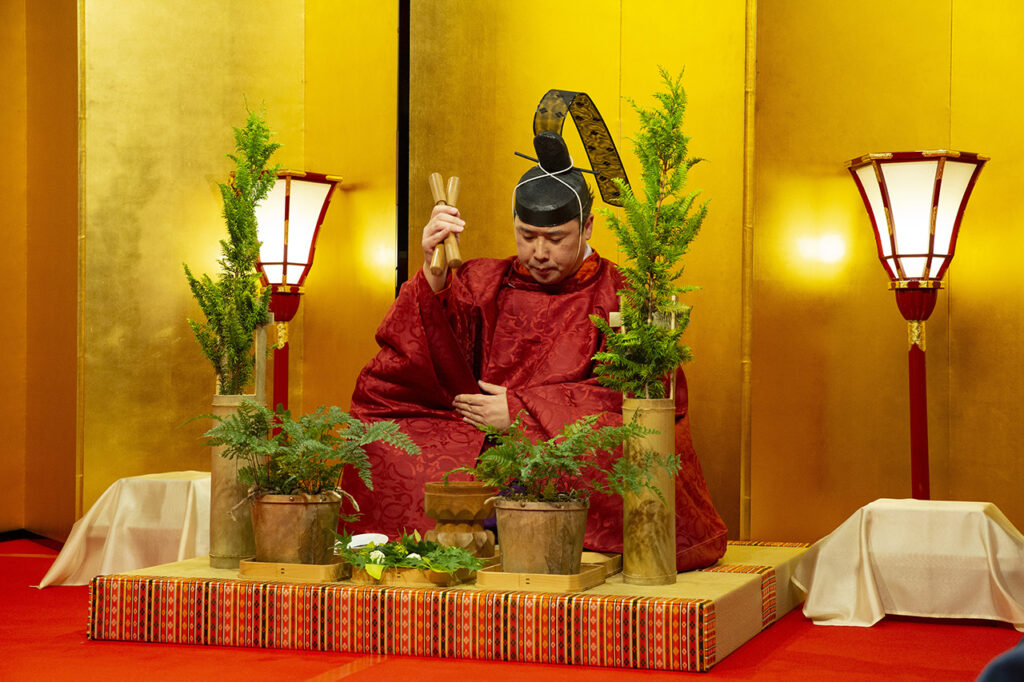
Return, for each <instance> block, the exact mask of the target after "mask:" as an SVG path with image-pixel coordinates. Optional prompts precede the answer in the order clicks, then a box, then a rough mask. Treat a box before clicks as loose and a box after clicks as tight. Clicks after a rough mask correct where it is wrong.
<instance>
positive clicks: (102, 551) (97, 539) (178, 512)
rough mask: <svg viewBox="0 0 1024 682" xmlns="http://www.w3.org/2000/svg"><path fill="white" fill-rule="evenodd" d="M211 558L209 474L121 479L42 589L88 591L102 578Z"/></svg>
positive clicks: (84, 521)
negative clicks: (78, 587) (61, 587)
mask: <svg viewBox="0 0 1024 682" xmlns="http://www.w3.org/2000/svg"><path fill="white" fill-rule="evenodd" d="M209 552H210V474H209V472H203V471H174V472H170V473H164V474H149V475H146V476H132V477H129V478H122V479H120V480H118V481H115V482H114V483H113V484H112V485H111V486H110V487H109V488H107V490H106V492H104V493H103V495H102V496H100V498H99V499H98V500H96V504H94V505H93V506H92V508H91V509H90V510H89V511H88V513H87V514H86V515H85V516H83V517H82V518H80V519H79V520H78V521H76V522H75V525H74V526H73V527H72V529H71V534H70V535H69V536H68V540H67V542H66V543H64V547H63V549H61V551H60V554H59V555H58V556H57V559H56V560H55V561H54V562H53V565H52V566H51V567H50V570H49V571H47V573H46V575H45V576H43V579H42V581H40V583H39V587H46V586H47V585H85V584H87V583H88V582H89V581H90V580H92V579H93V578H94V577H96V576H97V575H107V574H110V573H121V572H123V571H131V570H135V569H138V568H145V567H147V566H156V565H158V564H166V563H170V562H173V561H181V560H182V559H191V558H192V557H196V556H200V555H202V554H209Z"/></svg>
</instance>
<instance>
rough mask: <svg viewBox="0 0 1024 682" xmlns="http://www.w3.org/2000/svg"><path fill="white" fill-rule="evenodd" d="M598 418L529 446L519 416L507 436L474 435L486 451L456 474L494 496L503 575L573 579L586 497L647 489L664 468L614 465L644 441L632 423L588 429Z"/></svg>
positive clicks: (641, 461) (647, 462)
mask: <svg viewBox="0 0 1024 682" xmlns="http://www.w3.org/2000/svg"><path fill="white" fill-rule="evenodd" d="M598 418H599V415H591V416H587V417H583V418H581V419H579V420H578V421H576V422H574V423H572V424H568V425H566V426H565V428H564V429H562V431H561V432H560V433H559V434H558V435H556V436H555V437H553V438H550V439H548V440H545V441H535V440H533V439H532V438H531V437H530V436H529V434H528V433H527V432H526V428H525V426H524V424H523V420H522V416H521V415H519V416H517V417H516V419H515V420H514V421H513V422H512V424H511V425H510V426H509V427H508V428H507V429H497V428H495V427H492V426H484V427H482V429H483V431H484V432H485V433H487V435H488V437H489V440H490V442H491V445H492V446H491V447H489V448H487V449H486V450H484V451H483V452H481V453H480V455H479V456H478V457H477V462H476V466H474V467H460V468H458V469H453V470H452V471H449V472H448V473H447V474H445V476H444V480H445V481H447V479H448V476H450V475H451V474H454V473H458V472H462V473H468V474H472V475H473V476H474V477H475V478H476V479H477V481H479V482H481V483H483V484H485V485H491V486H495V487H496V488H498V491H499V492H498V496H497V497H496V498H495V500H494V507H495V511H496V513H497V519H498V542H499V544H500V546H501V564H502V570H503V571H505V572H509V573H551V574H563V575H569V574H576V573H579V571H580V557H581V555H582V552H583V534H584V530H585V528H586V522H587V510H588V508H589V506H590V500H589V495H590V492H591V490H597V491H599V492H604V493H616V494H619V495H623V494H627V493H632V494H638V493H640V492H641V491H643V490H646V489H648V488H649V486H650V477H649V474H648V472H649V471H650V470H651V469H652V467H654V466H655V465H656V464H660V465H665V466H669V467H672V466H673V465H674V455H672V454H670V455H669V458H668V459H667V460H666V459H664V458H659V457H658V456H657V455H655V454H654V453H653V452H651V451H644V452H643V453H641V454H640V456H639V457H638V458H635V459H627V458H625V457H618V458H616V457H614V456H613V455H612V452H613V451H614V450H615V449H616V448H618V447H619V446H620V445H622V443H623V442H625V441H626V440H627V439H631V438H634V439H635V438H639V437H641V436H644V435H646V434H647V429H645V428H644V427H642V426H640V425H639V424H635V423H627V424H624V425H622V426H603V427H600V428H596V429H595V428H594V424H595V423H596V422H597V420H598Z"/></svg>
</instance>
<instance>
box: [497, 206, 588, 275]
mask: <svg viewBox="0 0 1024 682" xmlns="http://www.w3.org/2000/svg"><path fill="white" fill-rule="evenodd" d="M514 226H515V231H516V253H517V255H518V256H519V262H520V263H522V264H523V265H524V266H526V269H527V270H529V271H530V275H531V276H532V277H533V278H534V279H535V280H537V281H538V282H540V283H541V284H555V283H556V282H561V281H562V280H563V279H565V278H566V277H569V276H571V275H573V274H575V272H576V271H577V270H579V268H580V264H582V263H583V257H584V255H585V254H586V251H587V245H586V241H587V240H588V239H590V233H591V231H592V230H593V227H594V216H592V215H591V216H588V217H587V222H586V224H584V226H583V234H582V235H581V234H580V227H579V222H578V221H576V220H570V221H569V222H567V223H563V224H561V225H554V226H552V227H535V226H533V225H528V224H527V223H524V222H523V221H521V220H520V219H519V217H518V216H516V219H515V223H514Z"/></svg>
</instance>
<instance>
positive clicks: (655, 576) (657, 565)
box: [622, 398, 676, 585]
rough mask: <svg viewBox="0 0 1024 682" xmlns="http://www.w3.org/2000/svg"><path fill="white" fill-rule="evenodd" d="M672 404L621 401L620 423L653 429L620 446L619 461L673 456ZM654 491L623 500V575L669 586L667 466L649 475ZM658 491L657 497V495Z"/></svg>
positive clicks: (670, 492)
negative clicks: (648, 453) (649, 455)
mask: <svg viewBox="0 0 1024 682" xmlns="http://www.w3.org/2000/svg"><path fill="white" fill-rule="evenodd" d="M675 415H676V408H675V401H674V400H672V399H671V398H624V399H623V400H622V422H623V423H624V424H627V423H629V422H631V421H633V420H635V421H636V422H637V423H639V424H640V425H641V426H644V427H646V428H648V429H652V430H654V431H657V433H652V434H650V435H647V436H644V437H643V438H641V439H637V440H630V441H627V443H626V444H625V445H624V446H623V455H622V456H623V457H633V458H636V457H638V456H639V455H640V453H642V452H644V451H645V450H653V451H654V452H656V453H657V454H658V455H659V456H660V457H663V458H664V457H666V456H667V455H672V454H674V453H675ZM651 484H652V485H653V486H654V487H655V488H656V489H657V491H658V492H657V493H656V492H654V491H653V490H645V491H644V492H643V493H641V494H639V495H634V494H632V493H626V494H625V495H623V498H622V512H623V524H622V577H623V580H624V581H625V582H627V583H630V584H632V585H671V584H673V583H675V581H676V523H675V516H676V515H675V510H676V494H675V493H676V487H675V476H674V475H673V474H672V473H671V472H670V471H669V470H668V469H666V468H665V467H663V466H658V467H655V468H654V469H653V470H652V471H651ZM658 493H660V497H659V494H658Z"/></svg>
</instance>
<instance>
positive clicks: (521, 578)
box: [476, 563, 607, 592]
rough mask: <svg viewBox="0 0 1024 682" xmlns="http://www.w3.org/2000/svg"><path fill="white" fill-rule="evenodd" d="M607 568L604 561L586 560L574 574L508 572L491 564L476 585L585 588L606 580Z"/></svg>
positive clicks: (521, 588) (531, 589)
mask: <svg viewBox="0 0 1024 682" xmlns="http://www.w3.org/2000/svg"><path fill="white" fill-rule="evenodd" d="M606 571H607V568H606V566H605V564H604V563H599V564H582V565H581V566H580V572H579V573H576V574H573V575H553V574H543V573H505V572H504V571H502V570H501V567H500V566H490V567H488V568H485V569H482V570H480V571H478V572H477V574H476V585H477V587H482V588H484V589H488V590H519V591H527V592H582V591H583V590H589V589H590V588H591V587H594V586H596V585H600V584H601V583H603V582H604V577H605V573H606Z"/></svg>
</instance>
